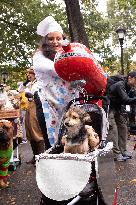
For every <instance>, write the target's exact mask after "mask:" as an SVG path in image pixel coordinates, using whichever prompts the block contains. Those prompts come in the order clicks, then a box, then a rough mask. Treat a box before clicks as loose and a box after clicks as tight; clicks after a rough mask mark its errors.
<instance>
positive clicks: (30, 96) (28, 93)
mask: <svg viewBox="0 0 136 205" xmlns="http://www.w3.org/2000/svg"><path fill="white" fill-rule="evenodd" d="M25 96H26V97H27V98H33V94H32V93H30V92H26V93H25Z"/></svg>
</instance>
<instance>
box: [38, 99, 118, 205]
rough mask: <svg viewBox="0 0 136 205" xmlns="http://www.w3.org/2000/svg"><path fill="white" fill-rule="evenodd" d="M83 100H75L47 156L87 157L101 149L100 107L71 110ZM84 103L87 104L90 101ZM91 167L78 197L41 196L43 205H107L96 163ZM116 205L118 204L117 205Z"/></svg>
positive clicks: (69, 106) (84, 106)
mask: <svg viewBox="0 0 136 205" xmlns="http://www.w3.org/2000/svg"><path fill="white" fill-rule="evenodd" d="M95 98H97V99H99V98H100V97H94V98H93V97H90V98H88V100H89V99H91V100H94V99H95ZM80 100H81V99H80V98H77V99H74V100H73V101H72V102H70V103H69V105H68V106H67V108H66V113H65V115H64V118H63V120H62V125H61V128H60V134H59V140H58V142H57V143H56V144H55V145H54V147H52V148H50V149H49V150H48V151H47V152H46V153H48V154H49V155H50V154H51V155H52V154H53V155H56V154H60V153H63V152H65V153H66V154H67V153H72V155H74V154H77V153H80V154H83V153H85V155H86V153H89V152H91V151H94V150H95V148H98V147H99V145H100V142H101V141H103V139H105V138H104V137H103V136H102V115H101V114H100V113H99V111H100V110H99V109H96V108H97V107H98V106H97V105H96V104H93V105H92V107H93V109H92V107H91V109H90V104H86V105H84V103H83V104H80V103H79V104H77V105H76V106H73V107H71V104H73V103H75V102H76V101H78V102H80ZM85 100H86V101H87V99H85ZM94 110H95V112H94ZM78 135H79V136H78ZM92 153H93V152H92ZM90 166H91V169H92V171H91V174H90V177H89V180H88V182H87V184H86V186H84V189H82V190H81V191H80V193H79V194H78V195H77V196H75V197H73V198H69V199H68V200H65V199H64V200H58V201H56V200H54V199H53V198H52V199H51V198H50V197H47V196H45V195H44V194H42V198H41V203H40V205H89V204H92V205H106V204H107V203H106V202H105V200H104V198H103V195H102V192H101V190H100V188H99V186H98V184H97V176H96V175H97V174H96V165H95V160H94V161H92V162H91V164H90ZM37 168H38V163H37ZM60 168H61V167H60ZM62 169H63V167H62ZM37 170H38V169H37ZM76 174H77V173H76ZM37 176H38V175H37ZM37 178H38V177H37ZM37 183H38V182H37ZM58 191H59V190H58ZM114 205H116V204H115V203H114Z"/></svg>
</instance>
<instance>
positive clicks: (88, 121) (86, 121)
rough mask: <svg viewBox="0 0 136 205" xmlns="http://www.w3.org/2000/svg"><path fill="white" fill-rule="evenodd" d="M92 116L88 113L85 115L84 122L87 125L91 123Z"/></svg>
mask: <svg viewBox="0 0 136 205" xmlns="http://www.w3.org/2000/svg"><path fill="white" fill-rule="evenodd" d="M91 121H92V120H91V116H90V115H89V114H88V113H85V114H84V115H83V122H84V123H85V124H86V123H87V124H88V123H91Z"/></svg>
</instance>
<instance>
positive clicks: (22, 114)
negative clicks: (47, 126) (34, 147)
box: [17, 79, 30, 144]
mask: <svg viewBox="0 0 136 205" xmlns="http://www.w3.org/2000/svg"><path fill="white" fill-rule="evenodd" d="M29 82H30V81H28V79H27V80H26V81H25V82H18V83H17V86H18V89H17V91H18V92H19V96H20V123H21V126H22V133H23V137H22V142H21V144H25V143H27V138H26V128H25V115H26V109H27V103H28V102H27V98H26V96H25V88H26V86H27V84H28V83H29Z"/></svg>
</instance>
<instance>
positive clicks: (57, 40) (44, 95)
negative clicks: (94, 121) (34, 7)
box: [17, 16, 136, 165]
mask: <svg viewBox="0 0 136 205" xmlns="http://www.w3.org/2000/svg"><path fill="white" fill-rule="evenodd" d="M37 34H38V35H40V36H42V39H41V41H40V43H39V47H38V48H37V50H36V51H35V53H34V55H33V65H32V67H30V68H29V69H27V70H26V75H27V76H26V81H25V82H22V83H18V89H17V91H18V92H19V95H20V110H21V117H20V121H21V124H22V129H23V141H22V142H23V143H27V141H29V142H30V145H31V148H32V152H33V158H32V160H31V161H30V162H27V163H32V164H34V165H35V155H38V154H40V153H43V152H44V151H46V150H48V149H49V148H50V147H52V146H53V145H54V144H55V143H56V142H57V141H58V135H59V127H60V123H61V119H62V117H63V114H64V109H65V107H66V105H67V104H68V102H69V101H70V100H72V99H74V97H75V96H78V95H79V93H78V91H77V89H76V88H75V86H73V84H72V83H71V82H68V81H64V80H62V79H61V78H60V77H59V76H58V75H57V73H56V71H55V69H54V57H55V54H56V52H57V51H58V49H60V48H61V42H62V40H63V39H65V36H64V34H63V30H62V28H61V26H60V25H59V24H58V23H57V22H56V21H55V19H54V18H53V17H51V16H49V17H46V18H45V19H44V20H43V21H41V22H40V23H39V24H38V26H37ZM135 88H136V71H131V72H130V73H128V75H127V77H126V78H124V80H123V81H119V82H116V83H114V84H112V85H111V86H110V88H109V90H108V93H107V96H108V98H109V99H110V107H109V131H108V137H107V140H108V141H112V142H113V153H114V159H115V161H126V160H127V159H131V158H132V153H129V152H128V151H127V137H128V124H127V122H128V121H127V119H128V118H127V115H126V111H125V107H126V105H130V106H131V108H132V109H133V110H134V111H133V114H134V112H135V114H136V106H135V105H136V94H133V95H132V92H131V91H132V89H134V90H135ZM133 93H134V92H133ZM135 114H134V119H133V123H134V125H135V123H136V117H135V116H136V115H135Z"/></svg>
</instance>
